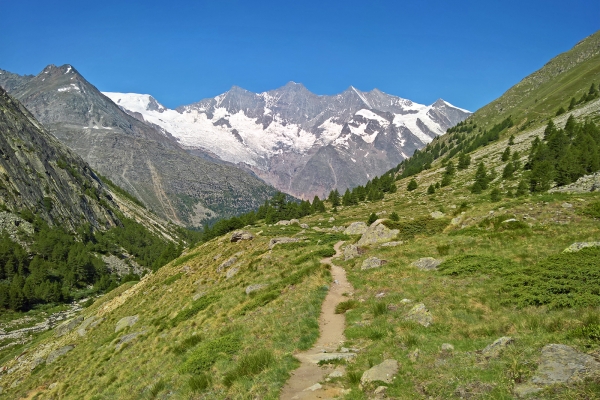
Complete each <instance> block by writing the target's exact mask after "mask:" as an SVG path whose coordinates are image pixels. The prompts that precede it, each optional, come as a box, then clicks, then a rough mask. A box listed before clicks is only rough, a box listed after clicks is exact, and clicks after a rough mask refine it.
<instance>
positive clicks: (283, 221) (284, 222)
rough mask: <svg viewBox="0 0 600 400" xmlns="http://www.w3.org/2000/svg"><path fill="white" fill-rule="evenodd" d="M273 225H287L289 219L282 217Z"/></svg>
mask: <svg viewBox="0 0 600 400" xmlns="http://www.w3.org/2000/svg"><path fill="white" fill-rule="evenodd" d="M275 225H283V226H287V225H290V221H288V220H285V219H282V220H281V221H277V223H275Z"/></svg>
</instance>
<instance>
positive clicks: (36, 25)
mask: <svg viewBox="0 0 600 400" xmlns="http://www.w3.org/2000/svg"><path fill="white" fill-rule="evenodd" d="M87 3H89V4H87ZM1 10H2V11H1V12H2V40H0V68H2V69H5V70H9V71H12V72H16V73H20V74H37V73H39V72H40V71H41V70H42V69H43V68H44V67H45V66H46V65H48V64H55V65H62V64H72V65H73V66H74V67H75V68H77V69H78V70H79V72H81V73H82V74H83V75H84V77H86V78H87V79H88V80H89V81H90V82H91V83H92V84H94V85H95V86H96V87H98V88H99V89H100V90H102V91H115V92H136V93H149V94H152V95H153V96H154V97H155V98H156V99H157V100H158V101H160V102H161V103H163V104H164V105H166V106H168V107H172V108H174V107H176V106H178V105H182V104H189V103H192V102H195V101H198V100H200V99H203V98H206V97H213V96H216V95H218V94H220V93H223V92H225V91H227V90H228V89H229V88H230V87H231V86H232V85H237V86H241V87H243V88H245V89H248V90H251V91H254V92H261V91H266V90H270V89H275V88H277V87H280V86H282V85H284V84H285V83H286V82H288V81H290V80H292V81H295V82H301V83H303V84H304V85H305V86H306V87H307V88H308V89H309V90H311V91H312V92H314V93H317V94H334V93H339V92H341V91H343V90H345V89H346V88H347V87H349V86H350V85H353V86H355V87H356V88H358V89H360V90H364V91H368V90H371V89H373V88H378V89H380V90H382V91H384V92H387V93H390V94H394V95H397V96H400V97H404V98H408V99H411V100H413V101H416V102H419V103H424V104H431V103H433V102H434V101H435V100H436V99H438V98H443V99H445V100H447V101H449V102H450V103H453V104H455V105H457V106H459V107H463V108H467V109H470V110H473V111H475V110H476V109H478V108H479V107H482V106H484V105H485V104H487V103H488V102H490V101H492V100H494V99H495V98H497V97H498V96H500V95H501V94H502V93H503V92H504V91H506V90H507V89H508V88H509V87H511V86H512V85H514V84H515V83H517V82H518V81H520V80H521V79H522V78H523V77H525V76H526V75H528V74H530V73H531V72H533V71H535V70H537V69H539V68H540V67H542V66H543V65H544V64H545V63H546V62H547V61H548V60H550V59H551V58H552V57H554V56H555V55H557V54H559V53H561V52H564V51H567V50H569V49H570V48H572V47H573V46H574V45H575V44H576V43H577V42H578V41H580V40H581V39H583V38H584V37H586V36H589V35H590V34H592V33H594V32H595V31H597V30H598V29H600V1H598V0H571V1H569V2H565V1H564V0H562V1H554V0H545V1H526V0H520V1H513V0H507V1H481V0H479V1H454V2H452V1H428V0H415V1H401V0H395V1H377V0H373V1H364V0H363V1H354V0H346V1H327V0H320V1H314V0H305V1H293V2H292V1H285V0H279V1H249V0H246V1H233V0H217V1H214V0H213V1H174V0H172V1H166V2H165V1H112V0H107V1H102V2H99V1H95V2H86V1H26V0H24V1H4V2H3V4H2V7H1Z"/></svg>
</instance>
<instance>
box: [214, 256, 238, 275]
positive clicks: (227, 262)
mask: <svg viewBox="0 0 600 400" xmlns="http://www.w3.org/2000/svg"><path fill="white" fill-rule="evenodd" d="M237 260H238V258H237V257H236V256H233V257H229V258H228V259H227V260H225V261H223V262H222V263H221V265H219V267H218V268H217V272H219V273H221V272H223V271H224V270H225V269H226V268H229V267H231V266H232V265H233V264H234V263H235V262H236V261H237Z"/></svg>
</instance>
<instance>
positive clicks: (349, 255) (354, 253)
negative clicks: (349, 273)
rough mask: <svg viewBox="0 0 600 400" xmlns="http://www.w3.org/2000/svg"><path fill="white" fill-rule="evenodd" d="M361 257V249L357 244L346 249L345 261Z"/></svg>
mask: <svg viewBox="0 0 600 400" xmlns="http://www.w3.org/2000/svg"><path fill="white" fill-rule="evenodd" d="M359 255H360V249H359V248H358V246H357V245H355V244H349V245H347V246H346V247H344V260H345V261H348V260H352V259H353V258H356V257H358V256H359Z"/></svg>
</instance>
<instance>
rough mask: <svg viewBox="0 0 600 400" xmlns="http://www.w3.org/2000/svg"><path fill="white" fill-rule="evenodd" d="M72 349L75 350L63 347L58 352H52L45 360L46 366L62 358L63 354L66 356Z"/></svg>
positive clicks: (71, 347)
mask: <svg viewBox="0 0 600 400" xmlns="http://www.w3.org/2000/svg"><path fill="white" fill-rule="evenodd" d="M74 348H75V346H73V345H68V346H63V347H61V348H60V349H58V350H54V351H53V352H52V353H50V354H49V355H48V358H46V364H52V363H53V362H54V361H56V360H58V359H59V358H60V357H62V356H64V355H65V354H67V353H68V352H70V351H71V350H73V349H74Z"/></svg>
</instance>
